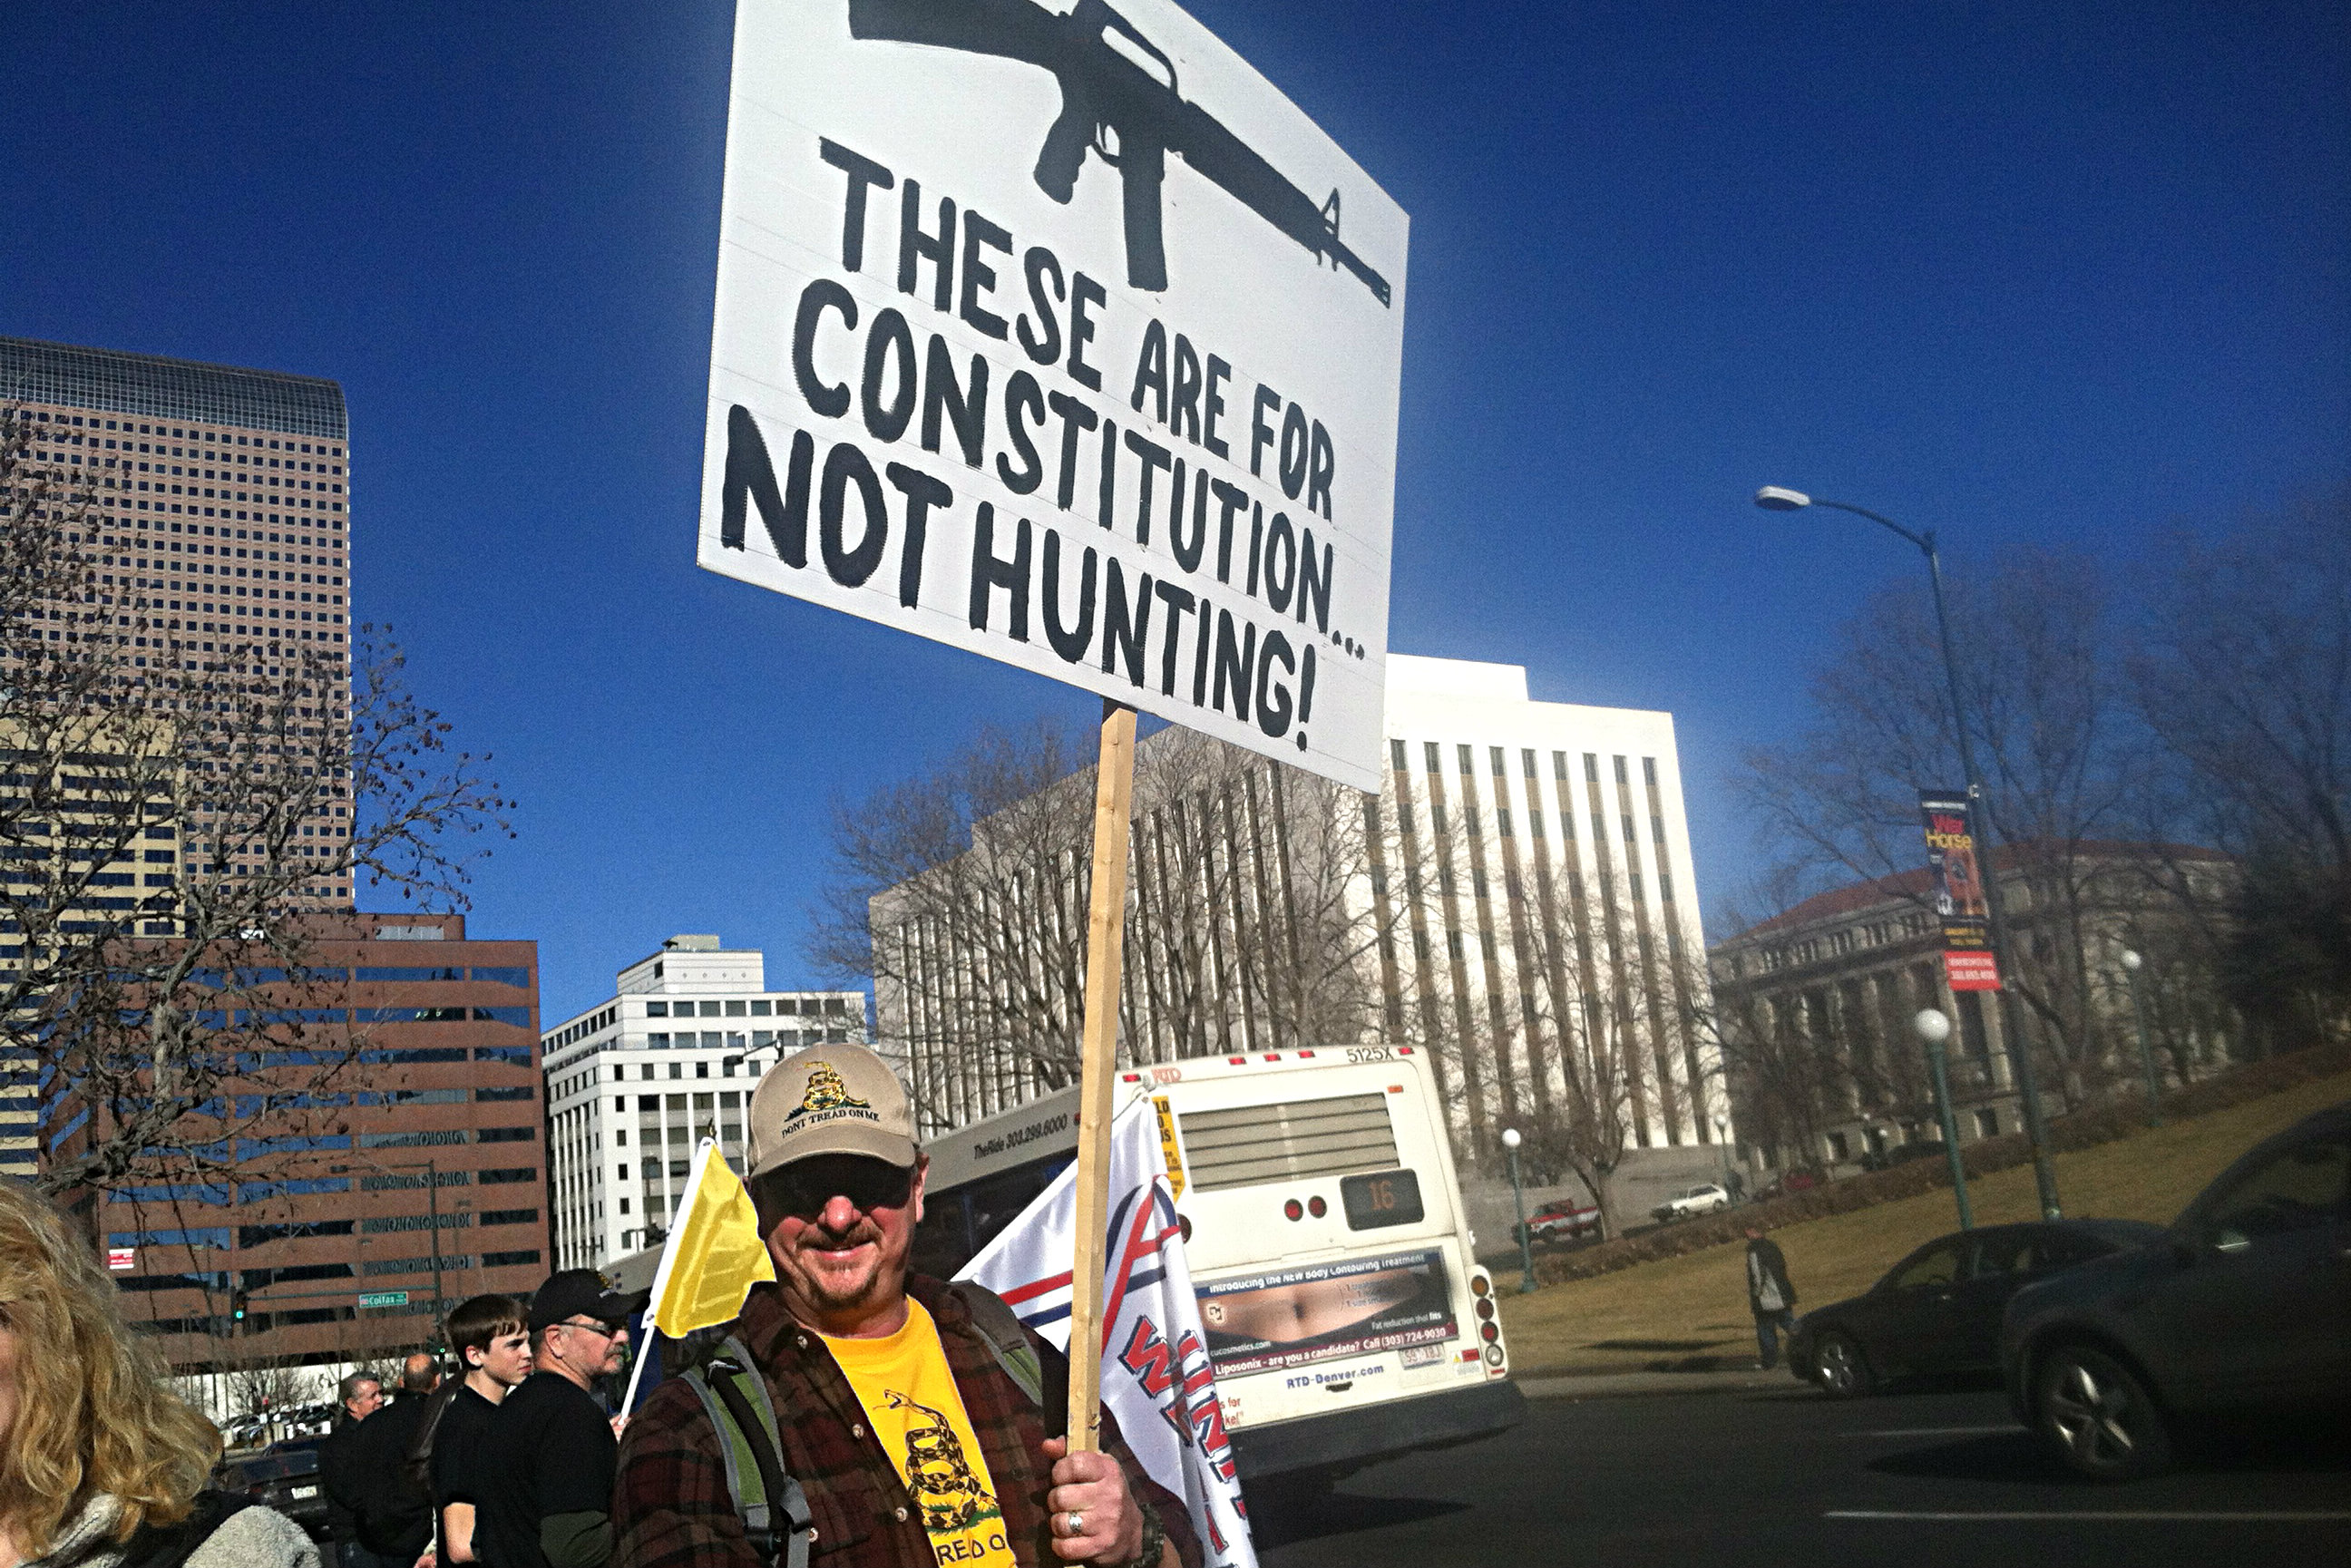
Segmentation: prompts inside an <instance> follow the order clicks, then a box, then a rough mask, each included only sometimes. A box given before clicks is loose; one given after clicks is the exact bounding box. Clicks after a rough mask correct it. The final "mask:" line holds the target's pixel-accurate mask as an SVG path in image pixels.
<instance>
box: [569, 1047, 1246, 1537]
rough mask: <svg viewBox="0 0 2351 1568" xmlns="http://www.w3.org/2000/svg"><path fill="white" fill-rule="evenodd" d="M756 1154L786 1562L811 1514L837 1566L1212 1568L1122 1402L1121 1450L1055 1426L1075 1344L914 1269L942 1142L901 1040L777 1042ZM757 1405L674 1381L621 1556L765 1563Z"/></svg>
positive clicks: (978, 1294) (645, 1414)
mask: <svg viewBox="0 0 2351 1568" xmlns="http://www.w3.org/2000/svg"><path fill="white" fill-rule="evenodd" d="M748 1155H749V1165H750V1180H749V1186H750V1190H751V1197H752V1201H753V1203H754V1204H755V1205H756V1206H757V1207H758V1224H759V1228H760V1232H761V1234H762V1235H763V1236H764V1237H765V1238H766V1241H767V1248H768V1256H769V1257H770V1258H771V1259H772V1260H773V1261H774V1263H775V1267H776V1280H775V1282H774V1283H772V1284H761V1285H758V1286H755V1287H754V1288H753V1289H752V1291H751V1292H750V1295H749V1296H748V1298H747V1300H746V1301H745V1302H744V1304H743V1311H742V1314H741V1316H740V1317H738V1318H737V1320H736V1322H735V1324H734V1336H735V1340H736V1342H737V1343H739V1344H740V1345H741V1346H742V1347H743V1348H744V1349H745V1350H747V1352H748V1354H749V1357H750V1359H751V1360H752V1361H753V1362H754V1363H756V1367H755V1368H753V1369H748V1370H752V1371H754V1372H755V1374H756V1377H757V1380H758V1385H759V1386H758V1390H757V1392H758V1394H759V1395H760V1396H763V1398H764V1402H765V1404H766V1406H767V1408H768V1410H769V1411H771V1412H772V1413H773V1416H772V1419H773V1421H774V1426H775V1436H776V1438H777V1443H776V1448H777V1451H776V1452H775V1453H774V1454H773V1455H772V1456H771V1458H772V1460H773V1461H774V1462H775V1463H776V1464H777V1465H778V1469H779V1471H780V1476H779V1477H778V1479H782V1478H789V1482H790V1483H793V1484H796V1486H797V1490H798V1491H799V1495H800V1497H801V1498H802V1499H804V1501H805V1507H804V1509H803V1510H801V1511H800V1517H801V1522H800V1523H799V1526H798V1527H797V1528H795V1529H791V1530H789V1531H783V1532H779V1534H780V1535H781V1536H782V1537H783V1538H782V1539H778V1542H776V1545H777V1551H776V1554H775V1556H774V1558H773V1559H772V1560H773V1561H777V1562H785V1561H788V1560H790V1561H797V1560H798V1559H797V1558H795V1557H793V1556H792V1552H793V1546H794V1544H795V1542H794V1541H793V1540H792V1539H791V1538H793V1537H798V1538H799V1542H798V1543H799V1544H801V1545H804V1546H805V1548H806V1550H807V1552H808V1557H807V1559H806V1560H807V1561H808V1562H810V1563H818V1564H825V1565H828V1568H830V1565H836V1564H838V1565H844V1568H846V1565H854V1568H867V1565H872V1568H883V1565H885V1564H886V1565H889V1568H928V1565H929V1564H932V1563H983V1564H987V1565H988V1568H1015V1565H1016V1564H1017V1565H1019V1568H1030V1565H1036V1568H1049V1565H1050V1564H1053V1563H1096V1564H1102V1565H1103V1568H1110V1565H1113V1564H1115V1565H1120V1568H1197V1564H1198V1563H1199V1562H1200V1555H1199V1549H1198V1547H1197V1545H1196V1542H1194V1540H1193V1537H1192V1533H1191V1528H1190V1524H1189V1521H1188V1518H1187V1516H1186V1510H1185V1506H1184V1503H1183V1501H1182V1500H1180V1499H1178V1498H1176V1497H1175V1496H1173V1495H1172V1494H1170V1493H1169V1492H1167V1491H1166V1490H1164V1489H1163V1488H1161V1487H1159V1486H1157V1485H1156V1484H1155V1483H1154V1482H1153V1481H1151V1480H1150V1479H1148V1478H1147V1477H1146V1476H1145V1475H1144V1472H1143V1470H1142V1468H1141V1467H1140V1466H1139V1465H1138V1464H1137V1463H1136V1461H1135V1459H1134V1455H1133V1454H1132V1453H1131V1452H1130V1451H1129V1450H1128V1448H1127V1447H1126V1445H1125V1444H1124V1442H1123V1441H1122V1440H1121V1439H1120V1438H1119V1437H1118V1435H1117V1430H1116V1427H1115V1425H1114V1423H1113V1422H1112V1421H1111V1420H1110V1419H1109V1417H1107V1416H1105V1417H1104V1418H1103V1422H1102V1437H1103V1440H1102V1451H1101V1452H1099V1453H1083V1452H1081V1453H1075V1454H1072V1453H1070V1452H1068V1451H1067V1444H1066V1441H1065V1439H1064V1438H1063V1437H1061V1436H1058V1435H1056V1434H1058V1432H1059V1430H1060V1424H1061V1410H1060V1402H1059V1401H1058V1399H1056V1398H1055V1397H1053V1394H1054V1391H1055V1389H1056V1387H1057V1385H1065V1384H1066V1381H1067V1363H1066V1362H1065V1361H1064V1360H1063V1359H1062V1357H1061V1354H1060V1353H1059V1352H1057V1351H1055V1350H1053V1349H1052V1348H1051V1347H1050V1345H1048V1344H1047V1343H1045V1342H1043V1341H1042V1340H1040V1339H1038V1338H1037V1337H1036V1336H1035V1335H1033V1334H1029V1333H1027V1332H1026V1331H1025V1330H1022V1329H1021V1328H1020V1327H1019V1322H1018V1321H1017V1320H1016V1319H1014V1318H1013V1317H1012V1315H1011V1312H1010V1310H1009V1309H1008V1308H1007V1307H1005V1306H1004V1304H1003V1302H1002V1301H1000V1300H998V1298H997V1297H996V1296H994V1295H993V1294H990V1293H989V1292H987V1291H984V1290H981V1289H979V1288H977V1287H976V1286H973V1285H969V1284H961V1285H956V1286H952V1287H950V1286H948V1285H947V1284H946V1283H944V1282H942V1281H936V1280H931V1279H927V1278H925V1277H923V1276H920V1275H914V1274H910V1273H909V1272H908V1270H907V1266H906V1258H907V1252H908V1249H909V1247H910V1246H911V1244H912V1241H913V1238H914V1225H915V1223H916V1222H917V1221H918V1220H919V1219H920V1218H921V1217H922V1206H923V1173H924V1168H925V1165H926V1164H927V1162H926V1161H925V1158H924V1157H923V1155H922V1154H921V1152H920V1151H919V1150H917V1149H916V1147H915V1146H914V1137H913V1118H912V1115H911V1113H909V1111H908V1108H907V1104H906V1095H905V1091H904V1089H903V1088H902V1087H901V1086H900V1085H899V1083H898V1081H897V1079H896V1077H895V1076H894V1075H893V1073H892V1072H891V1071H890V1069H889V1068H888V1066H887V1065H886V1064H884V1063H883V1061H882V1060H881V1059H880V1058H879V1057H877V1056H875V1055H874V1054H873V1053H872V1052H871V1051H866V1050H863V1049H862V1048H861V1047H857V1046H848V1045H832V1046H821V1047H818V1048H815V1049H812V1050H810V1051H803V1052H801V1053H800V1054H799V1055H797V1056H793V1057H789V1058H787V1059H786V1060H785V1061H783V1062H781V1063H779V1064H778V1066H777V1067H776V1068H774V1069H773V1070H772V1071H769V1072H768V1075H767V1077H766V1078H764V1079H763V1080H761V1082H760V1084H759V1089H758V1093H757V1094H756V1095H754V1096H753V1098H752V1102H751V1113H750V1128H749V1149H748ZM1024 1353H1025V1360H1024ZM1023 1368H1025V1369H1026V1375H1025V1382H1026V1385H1024V1373H1023ZM745 1413H746V1414H747V1415H749V1416H751V1417H752V1419H751V1424H750V1426H749V1427H743V1426H742V1425H741V1424H740V1423H739V1422H730V1423H729V1425H730V1426H732V1427H734V1428H735V1429H734V1430H731V1431H726V1432H722V1431H721V1430H720V1427H719V1425H718V1424H717V1423H716V1422H715V1421H714V1419H713V1416H712V1415H711V1407H710V1406H709V1405H708V1404H707V1403H705V1400H704V1399H703V1398H702V1397H701V1396H699V1395H698V1394H697V1393H696V1391H695V1385H694V1384H693V1383H692V1382H691V1381H690V1380H688V1379H685V1378H674V1379H672V1380H670V1381H669V1382H667V1383H664V1385H662V1386H661V1387H660V1388H659V1389H657V1390H655V1391H654V1393H653V1396H652V1397H651V1398H650V1399H648V1400H647V1401H646V1402H645V1405H644V1407H643V1409H642V1410H640V1411H639V1412H638V1413H637V1415H636V1416H635V1417H634V1418H633V1419H632V1421H631V1423H630V1425H629V1428H628V1433H627V1436H626V1438H625V1440H624V1441H623V1443H622V1451H621V1469H620V1479H619V1483H618V1485H617V1486H616V1488H615V1489H614V1496H613V1523H614V1527H615V1530H616V1532H617V1535H618V1547H617V1550H616V1552H615V1554H614V1557H613V1559H612V1561H613V1563H614V1565H615V1568H622V1565H625V1568H720V1565H725V1568H763V1564H764V1562H765V1561H767V1559H763V1556H762V1554H761V1553H760V1552H758V1551H756V1550H755V1549H754V1546H753V1543H752V1533H751V1532H750V1531H747V1530H746V1528H745V1524H744V1520H743V1517H742V1513H741V1511H740V1508H739V1503H740V1502H741V1499H740V1498H739V1497H738V1495H737V1488H735V1487H733V1486H730V1484H729V1479H730V1475H731V1474H736V1473H737V1472H738V1471H739V1469H740V1467H741V1465H742V1463H743V1460H742V1459H741V1458H740V1457H739V1456H740V1455H741V1454H742V1453H744V1452H745V1451H746V1450H747V1449H748V1448H756V1446H757V1444H758V1442H760V1441H762V1440H764V1424H763V1421H762V1419H761V1417H760V1416H759V1413H758V1411H757V1410H755V1409H749V1408H746V1412H745ZM730 1456H733V1457H732V1458H730ZM782 1490H784V1489H783V1488H781V1487H778V1489H777V1494H778V1495H780V1494H781V1492H782ZM786 1512H789V1511H786Z"/></svg>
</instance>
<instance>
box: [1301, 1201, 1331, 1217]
mask: <svg viewBox="0 0 2351 1568" xmlns="http://www.w3.org/2000/svg"><path fill="white" fill-rule="evenodd" d="M1306 1212H1307V1213H1309V1214H1311V1215H1312V1216H1313V1217H1314V1218H1317V1219H1320V1218H1322V1217H1323V1216H1324V1215H1326V1214H1328V1213H1330V1212H1331V1206H1330V1205H1329V1204H1327V1203H1325V1202H1323V1201H1322V1198H1320V1197H1310V1198H1308V1199H1307V1200H1306Z"/></svg>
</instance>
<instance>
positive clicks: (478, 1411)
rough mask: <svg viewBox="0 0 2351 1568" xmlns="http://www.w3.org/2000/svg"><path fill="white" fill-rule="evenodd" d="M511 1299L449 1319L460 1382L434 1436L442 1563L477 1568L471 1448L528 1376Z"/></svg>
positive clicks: (520, 1313) (525, 1344) (520, 1317)
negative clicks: (461, 1370)
mask: <svg viewBox="0 0 2351 1568" xmlns="http://www.w3.org/2000/svg"><path fill="white" fill-rule="evenodd" d="M524 1320H525V1312H524V1308H523V1304H522V1303H521V1302H520V1301H516V1300H515V1299H514V1298H513V1297H512V1296H475V1298H474V1299H473V1300H471V1301H465V1302H464V1303H462V1304H461V1305H459V1307H458V1308H457V1310H456V1311H455V1312H451V1313H450V1314H449V1343H450V1345H451V1346H452V1348H454V1349H455V1351H456V1352H457V1355H458V1357H459V1359H460V1360H462V1361H463V1362H464V1363H465V1379H464V1381H463V1382H461V1383H459V1384H458V1385H457V1387H456V1390H455V1393H454V1394H452V1395H451V1396H450V1399H449V1402H448V1404H447V1405H446V1406H444V1408H443V1410H442V1412H441V1417H440V1420H439V1422H438V1424H437V1425H435V1426H434V1428H433V1432H432V1439H433V1507H434V1517H435V1518H436V1519H438V1520H439V1521H440V1524H441V1560H442V1561H443V1562H444V1563H473V1562H476V1561H478V1559H477V1558H476V1556H475V1552H474V1523H475V1514H474V1509H475V1483H476V1480H477V1479H478V1478H479V1476H480V1473H481V1470H480V1466H479V1464H478V1462H477V1460H476V1458H475V1443H476V1442H477V1441H478V1440H479V1438H480V1437H481V1435H482V1433H483V1432H484V1431H485V1430H486V1429H487V1427H488V1426H489V1424H490V1417H491V1416H495V1415H496V1413H497V1408H498V1405H499V1402H500V1401H502V1400H504V1399H505V1398H506V1396H507V1393H508V1392H509V1391H510V1390H512V1389H513V1388H514V1387H515V1386H516V1385H517V1384H519V1383H521V1382H522V1381H523V1379H525V1378H527V1377H528V1376H529V1375H530V1373H531V1354H530V1332H529V1328H528V1324H527V1323H526V1322H525V1321H524Z"/></svg>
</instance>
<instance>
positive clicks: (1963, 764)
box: [1755, 485, 2064, 1219]
mask: <svg viewBox="0 0 2351 1568" xmlns="http://www.w3.org/2000/svg"><path fill="white" fill-rule="evenodd" d="M1755 504H1756V505H1757V506H1759V507H1762V508H1763V509H1764V510H1765V511H1767V512H1794V511H1800V510H1802V509H1803V508H1804V507H1829V508H1830V509H1831V510H1833V511H1839V512H1851V513H1852V514H1853V515H1854V516H1855V517H1867V518H1868V519H1869V520H1870V521H1871V522H1873V523H1876V525H1877V526H1878V527H1880V528H1884V529H1886V531H1887V532H1889V533H1893V534H1896V535H1899V536H1900V537H1901V538H1904V539H1907V540H1908V541H1909V542H1910V543H1911V544H1913V545H1915V546H1917V549H1918V552H1919V553H1920V554H1921V555H1924V556H1925V557H1926V558H1927V576H1928V580H1929V581H1931V582H1932V583H1933V585H1934V590H1935V631H1936V634H1937V636H1938V638H1939V639H1940V640H1941V643H1942V649H1943V680H1944V684H1945V685H1946V686H1947V687H1948V688H1949V692H1950V698H1951V730H1952V733H1953V735H1954V736H1955V737H1957V738H1958V740H1959V767H1960V768H1961V770H1962V771H1964V772H1965V773H1966V774H1967V776H1968V780H1967V782H1968V809H1969V814H1970V817H1972V816H1973V815H1974V814H1975V811H1976V810H1977V808H1978V806H1979V805H1980V804H1982V810H1983V825H1984V827H1986V828H1989V827H1990V826H1991V807H1990V805H1989V804H1983V802H1985V795H1984V787H1983V775H1982V774H1980V773H1979V772H1977V771H1976V754H1975V745H1974V743H1973V742H1972V741H1970V739H1969V738H1968V712H1967V704H1966V703H1965V702H1963V701H1962V700H1960V696H1959V657H1958V655H1957V654H1956V653H1953V652H1952V648H1951V618H1950V614H1949V612H1948V611H1947V610H1946V609H1945V608H1944V605H1943V558H1942V555H1941V554H1940V552H1938V550H1937V549H1935V535H1934V532H1933V530H1932V529H1929V530H1928V531H1927V532H1926V533H1923V534H1919V533H1912V532H1911V531H1910V530H1909V529H1908V528H1904V527H1903V526H1902V525H1901V524H1900V523H1897V522H1896V521H1895V520H1894V519H1893V518H1891V517H1882V516H1880V515H1879V514H1877V513H1876V512H1873V511H1871V510H1870V509H1869V508H1868V507H1856V506H1853V505H1852V504H1850V503H1848V502H1844V501H1824V500H1822V499H1821V498H1820V497H1816V496H1808V495H1806V494H1804V492H1803V491H1802V490H1791V489H1789V488H1788V487H1787V486H1783V485H1766V486H1763V487H1762V488H1761V489H1760V490H1758V491H1756V492H1755ZM1981 839H1982V841H1983V842H1984V844H1985V846H1986V852H1985V855H1984V867H1983V890H1984V913H1985V914H1986V915H1988V916H1989V919H1988V920H1987V922H1986V924H1988V925H1990V926H1991V950H1992V956H1993V959H1994V960H1995V961H1996V962H1997V963H1998V964H1999V966H2000V973H2001V986H2000V993H1999V995H2000V1022H2001V1037H2002V1038H2003V1039H2004V1040H2006V1041H2007V1042H2008V1057H2009V1061H2010V1064H2011V1067H2012V1068H2013V1069H2014V1071H2015V1073H2016V1086H2017V1090H2018V1092H2019V1094H2020V1096H2021V1097H2022V1100H2023V1102H2024V1136H2025V1141H2026V1142H2027V1143H2029V1144H2030V1145H2032V1181H2033V1185H2034V1186H2036V1187H2037V1188H2038V1189H2039V1191H2040V1197H2041V1217H2042V1218H2043V1219H2062V1218H2064V1210H2063V1209H2062V1208H2060V1207H2058V1203H2057V1172H2056V1169H2055V1167H2053V1166H2051V1165H2050V1163H2049V1136H2048V1129H2047V1128H2046V1127H2045V1126H2044V1125H2043V1122H2042V1117H2041V1090H2040V1085H2039V1083H2038V1082H2037V1080H2036V1078H2035V1076H2034V1073H2033V1070H2032V1047H2031V1046H2030V1045H2029V1044H2028V1043H2027V1042H2026V1040H2025V1038H2024V1028H2023V1024H2024V1020H2023V1019H2022V1017H2021V1016H2020V1015H2019V1014H2018V1012H2017V1009H2016V993H2015V991H2014V990H2013V989H2012V987H2013V986H2014V984H2015V979H2016V972H2017V971H2016V966H2015V965H2014V964H2013V963H2012V962H2011V956H2010V953H2009V946H2008V913H2007V908H2006V900H2005V899H2004V898H2003V897H2002V896H2001V889H2000V874H1999V872H1998V871H1997V869H1996V868H1995V867H1994V866H1993V865H1992V864H1991V852H1990V846H1991V835H1990V834H1989V833H1984V834H1982V835H1981ZM1949 1021H1950V1020H1949V1019H1945V1020H1944V1023H1945V1025H1946V1027H1947V1028H1948V1026H1949ZM1953 1153H1954V1157H1956V1155H1957V1151H1956V1150H1954V1151H1953Z"/></svg>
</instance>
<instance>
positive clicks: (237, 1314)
mask: <svg viewBox="0 0 2351 1568" xmlns="http://www.w3.org/2000/svg"><path fill="white" fill-rule="evenodd" d="M251 1300H252V1298H251V1297H250V1296H249V1295H248V1294H247V1293H246V1291H235V1292H234V1293H233V1294H231V1295H230V1297H229V1299H228V1317H229V1322H233V1323H235V1325H236V1326H237V1328H238V1330H239V1331H242V1330H243V1329H244V1327H245V1312H246V1306H247V1305H248V1304H249V1303H250V1301H251Z"/></svg>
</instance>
